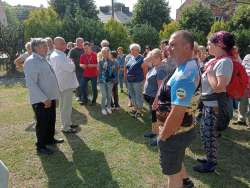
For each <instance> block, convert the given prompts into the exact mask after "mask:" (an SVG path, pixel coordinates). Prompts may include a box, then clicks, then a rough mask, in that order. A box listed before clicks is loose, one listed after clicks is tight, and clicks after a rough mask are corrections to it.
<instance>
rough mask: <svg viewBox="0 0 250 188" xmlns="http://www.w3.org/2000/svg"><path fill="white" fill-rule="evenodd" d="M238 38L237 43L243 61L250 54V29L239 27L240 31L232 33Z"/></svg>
mask: <svg viewBox="0 0 250 188" xmlns="http://www.w3.org/2000/svg"><path fill="white" fill-rule="evenodd" d="M232 33H233V34H234V35H235V36H236V43H237V46H238V47H239V52H240V56H241V58H242V59H243V58H244V57H245V56H246V55H247V54H249V52H250V48H249V47H248V46H249V44H250V29H248V30H247V29H245V28H244V26H243V25H240V26H239V29H238V31H233V32H232Z"/></svg>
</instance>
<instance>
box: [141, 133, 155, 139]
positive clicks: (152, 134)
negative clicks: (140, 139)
mask: <svg viewBox="0 0 250 188" xmlns="http://www.w3.org/2000/svg"><path fill="white" fill-rule="evenodd" d="M144 137H147V138H152V137H156V134H155V133H153V132H151V133H148V134H144Z"/></svg>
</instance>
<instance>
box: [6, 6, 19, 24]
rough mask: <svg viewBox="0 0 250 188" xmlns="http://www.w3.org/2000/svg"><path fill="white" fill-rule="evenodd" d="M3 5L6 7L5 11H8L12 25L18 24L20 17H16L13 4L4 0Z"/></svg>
mask: <svg viewBox="0 0 250 188" xmlns="http://www.w3.org/2000/svg"><path fill="white" fill-rule="evenodd" d="M3 5H4V8H5V13H6V17H7V21H8V24H10V25H13V24H17V23H18V19H17V17H16V14H15V13H14V11H13V9H12V8H11V6H10V5H9V4H8V3H6V2H3Z"/></svg>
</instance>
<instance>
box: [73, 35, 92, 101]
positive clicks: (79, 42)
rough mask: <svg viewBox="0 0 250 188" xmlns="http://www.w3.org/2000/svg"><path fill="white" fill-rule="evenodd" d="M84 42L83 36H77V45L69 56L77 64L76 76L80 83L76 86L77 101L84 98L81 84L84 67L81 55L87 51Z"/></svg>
mask: <svg viewBox="0 0 250 188" xmlns="http://www.w3.org/2000/svg"><path fill="white" fill-rule="evenodd" d="M83 43H84V41H83V39H82V38H77V39H76V47H75V48H73V49H72V50H71V51H70V56H69V57H70V59H71V60H72V61H73V62H74V63H75V66H76V77H77V80H78V83H79V86H78V87H77V88H76V100H77V101H81V98H82V92H81V88H80V84H81V80H82V75H83V71H84V69H82V68H81V67H80V58H81V55H82V54H84V52H85V51H84V49H83ZM86 92H87V93H88V85H87V86H86ZM88 98H89V97H88Z"/></svg>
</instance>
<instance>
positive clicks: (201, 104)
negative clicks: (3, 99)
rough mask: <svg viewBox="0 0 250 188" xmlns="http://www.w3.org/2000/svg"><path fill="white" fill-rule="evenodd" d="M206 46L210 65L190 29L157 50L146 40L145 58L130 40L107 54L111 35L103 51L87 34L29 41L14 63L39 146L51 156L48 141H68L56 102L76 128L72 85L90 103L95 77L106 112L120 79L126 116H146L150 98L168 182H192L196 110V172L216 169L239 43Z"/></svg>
mask: <svg viewBox="0 0 250 188" xmlns="http://www.w3.org/2000/svg"><path fill="white" fill-rule="evenodd" d="M53 42H54V44H53ZM207 44H208V45H207V49H208V52H209V54H210V55H212V56H214V57H215V59H212V61H213V62H212V63H211V60H210V59H209V55H208V53H207V51H206V47H204V46H199V45H198V43H197V42H195V41H194V38H193V36H192V34H191V33H189V32H188V31H185V30H179V31H176V32H174V33H173V34H172V35H171V38H170V40H167V39H165V40H162V41H161V43H160V47H161V50H159V49H153V50H152V49H151V47H150V46H149V45H147V46H146V47H145V53H144V54H143V55H140V51H141V47H140V45H138V44H131V45H130V46H129V51H130V54H128V55H125V54H123V48H122V47H119V48H118V49H117V51H110V49H109V42H108V41H107V40H103V41H102V42H101V48H99V47H98V46H96V45H94V41H91V42H90V43H89V42H84V40H83V39H82V38H77V39H76V44H75V45H74V43H72V42H69V43H68V44H67V46H66V42H65V40H64V39H63V38H62V37H56V38H55V39H54V41H53V40H52V39H51V38H45V39H43V38H34V39H31V41H30V42H29V43H27V44H26V49H27V52H26V53H24V54H23V55H22V56H21V57H19V58H18V59H17V60H15V64H16V65H17V66H19V67H20V68H23V69H24V73H25V77H26V83H27V86H28V90H29V96H30V104H31V105H32V108H33V111H34V113H35V117H36V136H37V143H36V149H37V151H39V152H42V153H45V154H52V153H53V151H52V150H51V149H49V148H47V145H49V144H55V143H62V142H63V141H64V140H63V139H56V138H55V137H54V135H55V120H56V107H57V106H59V108H60V115H61V120H62V131H63V132H65V133H75V132H76V130H75V129H74V128H75V127H77V126H78V125H77V124H73V123H72V121H71V113H72V100H73V90H74V88H75V89H76V99H77V101H79V102H80V104H81V105H85V104H87V103H88V102H89V100H90V98H89V92H88V91H89V88H88V82H89V81H91V86H92V91H93V98H92V100H91V103H90V105H91V106H93V105H95V104H96V100H97V96H98V92H97V83H99V87H100V90H101V94H102V97H101V108H102V109H101V113H102V114H103V115H107V114H112V110H114V109H119V107H120V105H119V99H118V84H119V86H120V90H119V91H120V92H124V91H123V83H124V81H125V83H126V87H127V91H128V95H129V106H131V107H133V108H132V110H131V111H128V113H130V114H132V115H133V117H135V118H138V117H141V116H142V111H141V110H142V108H143V98H144V100H145V102H146V103H148V106H149V111H150V118H151V121H152V132H151V133H148V134H145V135H144V136H145V137H156V138H155V140H154V141H152V142H150V145H151V146H156V145H158V147H159V151H160V165H161V168H162V173H163V174H164V175H168V176H169V177H168V187H169V188H181V187H188V188H192V187H195V186H194V183H193V182H192V181H191V179H189V177H188V174H187V172H186V169H185V166H184V163H183V161H184V156H185V150H186V148H187V147H188V146H189V145H190V144H191V142H192V140H193V139H194V138H195V137H196V133H195V122H196V117H195V112H196V110H197V109H198V112H199V113H198V118H200V119H201V124H200V137H201V141H202V145H203V147H204V150H205V153H206V157H205V158H198V159H197V161H198V162H200V163H203V164H202V165H200V166H195V167H193V170H194V171H197V172H200V173H212V172H214V170H215V167H216V166H217V158H218V152H219V143H218V137H219V134H220V129H219V128H218V123H223V120H222V119H221V117H220V116H219V113H221V112H222V110H223V108H222V106H221V104H222V103H226V104H228V102H229V97H228V96H227V94H226V86H227V85H228V84H229V83H230V80H231V78H232V73H233V61H232V50H234V49H235V48H236V46H235V45H236V44H235V36H234V35H233V34H231V33H229V32H226V31H220V32H217V33H214V34H212V35H211V36H210V38H209V39H208V43H207ZM66 48H68V49H69V50H70V51H69V53H68V55H66V54H65V53H64V52H65V50H66ZM99 50H100V52H99V53H97V52H98V51H99ZM24 60H25V63H24V66H22V65H21V62H22V61H24ZM209 62H210V63H209ZM248 62H250V55H248V56H246V57H245V59H244V60H243V65H244V66H245V68H246V69H247V73H248V75H250V69H249V63H248ZM112 96H113V99H114V101H113V100H112ZM245 98H246V99H245ZM245 98H244V101H245V102H244V103H247V102H246V101H247V99H248V92H246V96H245ZM57 101H59V103H58V102H57ZM242 102H243V101H242ZM240 105H241V107H240V110H239V120H238V121H237V122H235V123H236V124H246V119H245V113H246V111H247V110H246V108H247V107H246V104H244V107H242V106H243V104H241V103H240ZM249 128H250V127H249Z"/></svg>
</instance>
